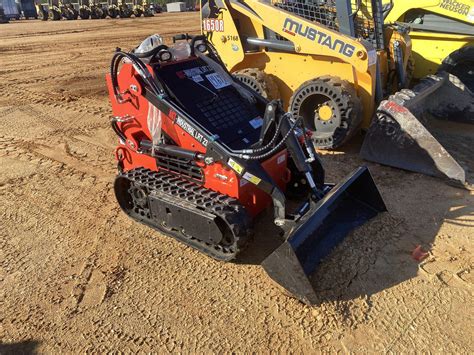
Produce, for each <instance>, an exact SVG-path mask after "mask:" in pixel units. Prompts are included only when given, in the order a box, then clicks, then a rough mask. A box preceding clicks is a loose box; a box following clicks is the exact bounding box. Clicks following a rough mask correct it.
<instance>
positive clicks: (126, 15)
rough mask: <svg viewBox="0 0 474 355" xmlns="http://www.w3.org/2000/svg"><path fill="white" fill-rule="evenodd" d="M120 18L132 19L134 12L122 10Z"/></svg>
mask: <svg viewBox="0 0 474 355" xmlns="http://www.w3.org/2000/svg"><path fill="white" fill-rule="evenodd" d="M119 16H120V18H130V17H131V16H132V11H131V10H130V9H127V10H120V13H119Z"/></svg>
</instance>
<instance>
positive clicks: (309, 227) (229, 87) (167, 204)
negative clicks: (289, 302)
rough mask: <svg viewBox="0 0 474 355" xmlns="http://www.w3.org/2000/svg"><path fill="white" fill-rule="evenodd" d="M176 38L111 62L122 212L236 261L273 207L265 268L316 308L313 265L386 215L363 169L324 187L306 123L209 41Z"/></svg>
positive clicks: (151, 42) (151, 41)
mask: <svg viewBox="0 0 474 355" xmlns="http://www.w3.org/2000/svg"><path fill="white" fill-rule="evenodd" d="M175 39H176V40H181V41H178V43H176V44H175V45H173V46H172V47H168V46H166V45H164V44H163V43H162V41H161V38H160V37H159V36H157V35H154V36H151V37H149V38H148V39H147V40H145V41H144V42H143V43H142V44H141V45H140V46H139V47H138V48H136V49H135V50H134V51H133V52H132V53H126V52H123V51H118V52H116V53H115V55H114V57H113V60H112V64H111V72H110V75H108V77H107V83H108V88H109V94H110V100H111V103H112V110H113V113H114V118H113V119H112V128H113V129H114V131H115V133H116V134H117V136H118V139H119V144H118V146H117V148H116V152H115V155H116V159H117V162H118V170H119V173H118V175H117V177H116V180H115V186H114V189H115V194H116V197H117V200H118V202H119V204H120V206H121V208H122V209H123V211H124V212H125V213H126V214H127V215H129V216H130V217H131V218H133V219H135V220H137V221H139V222H142V223H144V224H146V225H148V226H150V227H152V228H155V229H157V230H158V231H160V232H161V233H163V234H165V235H168V236H171V237H173V238H176V239H177V240H179V241H181V242H183V243H185V244H187V245H189V246H191V247H193V248H195V249H197V250H199V251H201V252H203V253H205V254H207V255H209V256H212V257H213V258H216V259H218V260H224V261H229V260H233V259H235V258H237V257H238V255H239V253H241V252H242V251H243V250H244V249H245V248H246V247H247V245H249V244H250V243H249V241H250V236H251V235H252V234H253V229H254V228H253V224H254V221H255V220H256V219H257V218H259V219H260V221H264V220H263V219H264V217H263V216H259V215H261V214H262V212H263V211H264V210H266V209H267V208H269V207H272V208H273V217H272V220H273V224H271V225H270V227H269V228H268V230H267V233H268V234H269V235H270V236H271V240H272V241H273V242H274V247H273V248H272V250H271V251H270V252H269V254H267V255H265V256H266V258H265V260H264V261H263V263H262V265H263V267H264V268H265V270H266V271H267V273H268V274H269V275H270V277H271V278H272V279H274V280H275V281H276V282H277V283H279V284H280V285H281V286H282V287H284V288H285V289H286V290H287V291H289V292H290V293H291V294H293V295H294V296H295V297H297V298H299V299H300V300H302V301H303V302H306V303H315V302H317V295H316V294H315V292H314V289H313V286H312V284H311V282H310V280H309V276H310V275H311V274H312V273H313V272H314V270H315V268H316V267H317V265H318V263H319V262H320V261H321V259H322V258H324V257H325V256H326V255H328V254H329V253H330V251H331V250H332V248H333V247H334V246H335V245H337V244H338V243H339V242H340V241H341V240H342V239H344V237H345V236H346V235H347V233H348V232H349V231H351V230H352V229H354V228H355V227H357V226H360V225H362V224H364V223H365V222H366V221H368V220H369V219H371V218H372V217H374V216H375V215H377V214H378V213H379V212H383V211H385V210H386V208H385V204H384V202H383V200H382V197H381V196H380V194H379V192H378V190H377V187H376V186H375V184H374V181H373V180H372V177H371V175H370V173H369V171H368V169H367V168H365V167H361V168H359V169H356V170H355V171H353V172H352V173H351V174H350V175H349V176H347V177H346V178H345V179H344V180H343V181H342V182H340V183H339V184H338V185H336V186H334V185H332V184H328V183H326V182H325V178H324V169H323V167H322V165H321V162H320V160H319V158H318V156H317V154H316V152H315V150H314V148H313V145H312V144H311V142H310V139H309V136H308V134H307V133H308V132H307V130H306V129H305V122H304V120H303V119H302V118H301V117H299V116H294V115H292V114H291V113H285V111H284V110H283V109H282V107H281V104H280V102H279V101H278V100H272V101H269V100H267V99H265V98H263V97H262V96H260V95H259V94H258V93H256V92H254V91H252V90H250V89H249V88H248V87H246V86H245V85H243V84H242V83H240V81H238V80H236V79H234V78H233V77H232V76H231V75H230V74H229V73H228V72H227V70H226V68H225V65H224V64H223V63H222V61H221V60H220V58H219V55H218V54H217V52H216V50H215V48H214V47H213V46H212V45H211V44H210V43H209V42H207V40H206V38H205V37H204V36H195V37H191V36H187V35H181V36H177V37H175ZM182 40H184V41H182ZM272 226H273V227H272ZM272 228H274V230H273V229H272ZM261 237H263V236H261V235H256V236H255V238H261ZM251 245H252V244H250V246H249V247H251Z"/></svg>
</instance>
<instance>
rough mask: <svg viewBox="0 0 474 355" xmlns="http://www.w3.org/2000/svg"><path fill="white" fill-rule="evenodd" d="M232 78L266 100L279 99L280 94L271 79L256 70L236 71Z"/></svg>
mask: <svg viewBox="0 0 474 355" xmlns="http://www.w3.org/2000/svg"><path fill="white" fill-rule="evenodd" d="M233 75H234V77H235V78H237V79H238V80H240V81H241V82H242V83H244V84H245V85H247V86H248V87H249V88H251V89H252V90H253V91H255V92H257V93H258V94H260V95H262V96H263V97H264V98H266V99H268V100H273V99H279V98H280V92H279V90H278V86H277V84H276V83H275V81H274V80H273V77H272V76H270V75H269V74H266V73H265V72H263V71H262V70H260V69H257V68H247V69H242V70H239V71H236V72H235V73H234V74H233Z"/></svg>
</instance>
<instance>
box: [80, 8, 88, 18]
mask: <svg viewBox="0 0 474 355" xmlns="http://www.w3.org/2000/svg"><path fill="white" fill-rule="evenodd" d="M79 16H80V17H81V19H83V20H88V19H89V18H90V17H91V12H90V11H89V10H87V9H80V10H79Z"/></svg>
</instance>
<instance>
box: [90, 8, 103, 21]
mask: <svg viewBox="0 0 474 355" xmlns="http://www.w3.org/2000/svg"><path fill="white" fill-rule="evenodd" d="M103 14H104V12H103V11H102V9H99V8H97V7H95V8H92V9H91V19H93V20H98V19H100V18H102V15H103Z"/></svg>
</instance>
